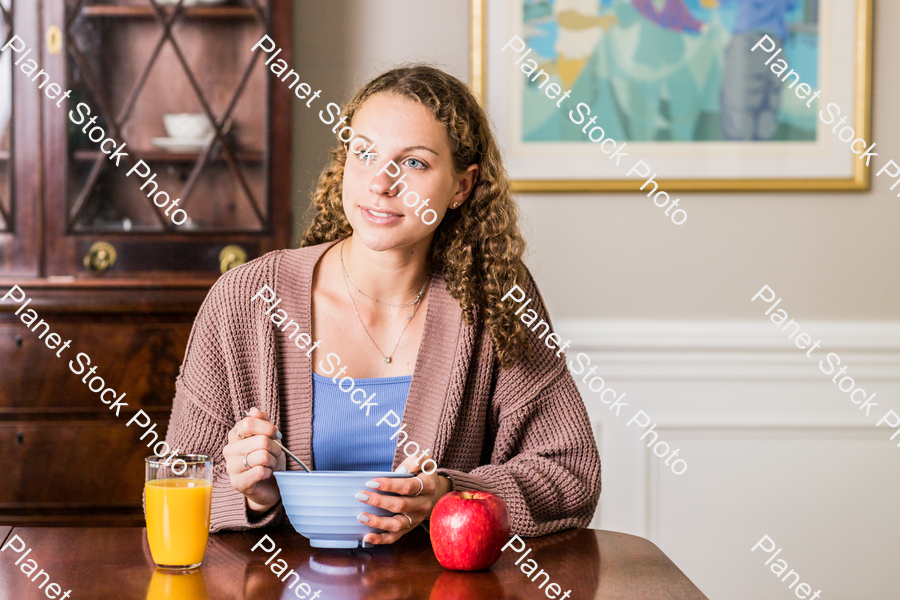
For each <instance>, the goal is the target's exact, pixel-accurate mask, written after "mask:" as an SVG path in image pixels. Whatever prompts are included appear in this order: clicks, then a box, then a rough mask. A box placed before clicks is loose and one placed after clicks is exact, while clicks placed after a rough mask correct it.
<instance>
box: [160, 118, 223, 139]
mask: <svg viewBox="0 0 900 600" xmlns="http://www.w3.org/2000/svg"><path fill="white" fill-rule="evenodd" d="M163 122H164V123H165V125H166V132H167V133H168V134H169V136H170V137H173V138H179V139H191V140H196V139H204V138H208V137H209V136H210V135H212V133H213V126H212V123H211V122H210V120H209V119H208V118H207V117H206V115H205V114H202V113H193V114H191V113H181V114H170V115H163Z"/></svg>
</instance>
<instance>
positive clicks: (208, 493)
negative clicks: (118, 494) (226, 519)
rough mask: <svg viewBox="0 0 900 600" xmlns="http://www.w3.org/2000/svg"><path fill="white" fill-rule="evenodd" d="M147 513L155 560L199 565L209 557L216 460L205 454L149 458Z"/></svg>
mask: <svg viewBox="0 0 900 600" xmlns="http://www.w3.org/2000/svg"><path fill="white" fill-rule="evenodd" d="M145 464H146V479H145V484H144V504H145V508H144V513H145V516H146V518H147V540H148V541H149V542H150V554H152V555H153V562H155V563H156V565H157V566H159V567H161V568H163V569H193V568H196V567H199V566H200V563H202V562H203V554H204V552H206V542H207V540H208V539H209V513H210V509H211V508H212V460H210V458H209V457H208V456H203V455H199V454H179V455H175V456H174V457H169V458H166V459H164V458H160V457H158V456H150V457H148V458H146V459H145Z"/></svg>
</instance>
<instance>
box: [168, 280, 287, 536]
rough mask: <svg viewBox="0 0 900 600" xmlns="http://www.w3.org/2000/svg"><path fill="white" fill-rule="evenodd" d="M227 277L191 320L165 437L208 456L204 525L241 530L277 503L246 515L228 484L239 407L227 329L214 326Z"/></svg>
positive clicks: (277, 511)
mask: <svg viewBox="0 0 900 600" xmlns="http://www.w3.org/2000/svg"><path fill="white" fill-rule="evenodd" d="M230 281H232V279H231V278H226V277H223V278H220V279H219V281H218V282H217V283H216V285H214V286H213V288H212V289H211V290H210V292H209V294H208V295H207V297H206V299H205V300H204V302H203V306H201V308H200V312H199V313H198V314H197V317H196V319H195V320H194V325H193V328H192V329H191V335H190V338H189V339H188V345H187V350H186V352H185V357H184V363H183V364H182V365H181V372H180V374H179V376H178V379H177V380H176V383H175V399H174V401H173V406H172V415H171V417H170V419H169V429H168V433H167V436H166V441H167V442H168V444H169V446H170V447H171V448H178V449H180V451H181V453H183V454H203V455H206V456H209V457H210V458H211V459H212V461H213V486H212V487H213V489H212V510H211V514H210V531H212V532H215V531H220V530H223V529H236V530H245V529H251V528H256V527H264V526H266V525H269V524H270V523H272V522H273V521H275V520H277V519H279V518H280V516H281V512H282V510H281V503H280V502H279V503H278V504H276V505H275V507H273V508H271V509H270V510H269V511H267V512H266V513H264V514H263V515H262V516H261V517H258V518H256V519H253V518H251V515H250V513H249V507H248V506H247V501H246V498H245V497H244V495H243V494H241V493H240V492H238V491H237V490H235V489H234V488H233V487H232V486H231V481H230V478H229V476H228V473H227V472H226V470H225V456H224V455H223V453H222V450H223V448H224V447H225V445H226V444H227V440H228V432H229V431H230V430H231V428H232V427H233V426H234V423H235V419H236V416H235V415H238V414H239V412H240V411H239V409H238V408H237V405H236V404H235V401H233V400H232V397H233V396H234V394H232V391H231V386H230V384H229V371H232V370H233V368H232V367H234V362H235V359H234V357H232V356H231V354H232V353H230V352H229V350H228V348H229V346H228V339H229V338H230V337H232V336H233V335H234V332H233V331H229V332H227V333H226V332H225V331H224V330H222V329H221V328H220V325H221V321H223V320H224V321H225V322H226V323H230V324H232V325H233V324H234V322H235V320H233V319H227V318H226V319H220V316H221V315H222V314H223V313H225V314H226V315H227V313H228V312H229V310H230V308H231V303H232V301H233V300H234V299H236V298H237V299H240V298H241V296H240V294H235V293H233V290H232V289H231V286H230V285H228V284H229V282H230Z"/></svg>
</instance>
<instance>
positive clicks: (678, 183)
mask: <svg viewBox="0 0 900 600" xmlns="http://www.w3.org/2000/svg"><path fill="white" fill-rule="evenodd" d="M512 1H513V2H522V1H523V0H512ZM835 1H837V2H840V1H847V0H835ZM854 1H855V2H856V7H855V15H856V23H855V27H854V33H855V36H856V40H857V41H856V43H855V46H854V50H853V52H854V56H853V63H854V65H855V69H854V88H855V89H854V91H853V98H854V106H855V107H857V108H861V110H859V109H858V110H856V111H855V112H856V114H855V115H854V119H853V123H854V130H855V131H856V132H863V133H862V134H861V137H864V138H865V139H866V140H870V141H872V125H871V106H872V31H873V3H874V0H854ZM488 35H489V34H488V2H487V0H470V85H471V88H472V90H473V92H474V93H475V95H476V96H477V97H478V99H479V100H480V101H481V102H482V104H483V105H485V106H487V105H488V102H487V99H488V62H489V61H488V54H489V52H488V48H487V43H488ZM495 45H496V44H495ZM494 50H495V51H496V49H494ZM736 143H746V142H736ZM850 157H852V158H849V157H848V160H853V161H854V162H853V168H852V176H849V177H843V178H812V177H805V178H789V177H786V178H771V177H760V178H708V179H707V178H689V179H678V178H662V177H661V178H658V179H657V180H656V181H657V182H658V183H659V185H660V189H665V190H670V191H681V192H684V191H692V192H776V191H780V192H809V191H830V192H834V191H847V192H853V191H857V192H858V191H866V190H869V189H870V186H871V167H867V166H866V164H865V161H861V160H855V159H856V155H853V154H851V155H850ZM511 175H512V188H513V190H514V191H516V192H533V193H552V192H563V193H571V192H601V191H602V192H632V191H634V190H635V189H636V187H638V186H636V185H635V183H636V181H637V180H636V179H613V178H609V179H581V178H579V179H572V178H568V179H566V178H552V179H551V178H547V179H521V178H518V179H517V178H516V177H515V175H514V174H512V173H511Z"/></svg>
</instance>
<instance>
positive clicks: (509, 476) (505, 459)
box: [438, 369, 600, 536]
mask: <svg viewBox="0 0 900 600" xmlns="http://www.w3.org/2000/svg"><path fill="white" fill-rule="evenodd" d="M498 420H499V422H498V424H497V430H496V435H495V436H494V440H495V441H494V448H493V451H492V454H491V460H490V463H489V464H486V465H482V466H480V467H477V468H475V469H473V470H472V471H469V472H468V473H466V472H463V471H455V470H451V469H439V470H438V473H439V474H441V475H445V476H447V477H448V478H450V480H451V481H452V482H453V489H454V491H472V490H484V491H488V492H492V493H494V494H497V495H498V496H500V497H501V498H503V501H504V502H506V505H507V507H508V509H509V516H510V526H511V528H512V531H513V533H516V534H519V535H522V536H539V535H546V534H549V533H553V532H555V531H559V530H562V529H568V528H571V527H586V526H587V525H588V524H589V523H590V522H591V518H592V517H593V514H594V511H595V510H596V508H597V502H598V500H599V498H600V457H599V454H598V452H597V445H596V442H595V441H594V436H593V434H592V432H591V427H590V421H589V419H588V415H587V411H586V410H585V408H584V403H583V402H582V400H581V396H580V395H579V393H578V389H577V388H576V386H575V382H574V381H573V380H572V376H571V375H570V374H569V371H568V370H567V369H563V370H562V371H560V372H559V374H558V375H557V376H556V377H555V378H554V379H553V380H552V381H551V383H549V384H548V385H547V386H546V387H544V388H543V389H542V390H540V392H539V393H538V394H537V395H536V396H535V397H534V398H533V399H531V400H530V401H528V402H525V403H523V404H521V405H520V406H519V407H518V408H515V409H514V410H512V411H511V412H509V413H508V414H502V410H501V414H500V415H499V419H498Z"/></svg>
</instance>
